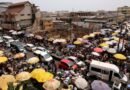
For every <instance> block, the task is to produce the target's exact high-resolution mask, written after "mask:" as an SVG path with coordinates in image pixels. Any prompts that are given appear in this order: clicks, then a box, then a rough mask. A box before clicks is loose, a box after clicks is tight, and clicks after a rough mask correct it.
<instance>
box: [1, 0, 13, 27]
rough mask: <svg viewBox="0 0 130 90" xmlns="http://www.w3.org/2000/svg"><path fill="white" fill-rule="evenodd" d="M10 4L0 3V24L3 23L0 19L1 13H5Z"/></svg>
mask: <svg viewBox="0 0 130 90" xmlns="http://www.w3.org/2000/svg"><path fill="white" fill-rule="evenodd" d="M11 4H12V3H11V2H0V24H2V22H3V21H4V19H3V17H2V12H4V11H6V10H7V8H8V6H10V5H11Z"/></svg>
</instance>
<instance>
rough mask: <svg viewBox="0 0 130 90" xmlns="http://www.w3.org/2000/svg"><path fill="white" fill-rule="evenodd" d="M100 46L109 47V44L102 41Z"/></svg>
mask: <svg viewBox="0 0 130 90" xmlns="http://www.w3.org/2000/svg"><path fill="white" fill-rule="evenodd" d="M99 46H101V47H106V46H107V47H109V45H108V44H107V43H101V44H100V45H99Z"/></svg>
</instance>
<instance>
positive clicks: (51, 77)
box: [42, 72, 54, 82]
mask: <svg viewBox="0 0 130 90" xmlns="http://www.w3.org/2000/svg"><path fill="white" fill-rule="evenodd" d="M43 76H44V78H43V81H42V82H46V81H48V80H52V79H53V77H54V75H53V74H52V73H50V72H44V75H43Z"/></svg>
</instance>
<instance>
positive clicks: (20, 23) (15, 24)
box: [2, 1, 33, 29]
mask: <svg viewBox="0 0 130 90" xmlns="http://www.w3.org/2000/svg"><path fill="white" fill-rule="evenodd" d="M3 18H4V23H3V25H2V26H3V28H6V29H23V28H26V27H28V26H31V25H32V18H33V9H32V4H31V3H30V2H28V1H26V2H21V3H15V4H12V5H10V6H9V7H8V8H7V10H6V11H5V12H4V13H3Z"/></svg>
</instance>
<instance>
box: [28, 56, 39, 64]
mask: <svg viewBox="0 0 130 90" xmlns="http://www.w3.org/2000/svg"><path fill="white" fill-rule="evenodd" d="M27 62H28V63H29V64H35V63H38V62H39V58H38V57H32V58H30V59H29V60H27Z"/></svg>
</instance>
